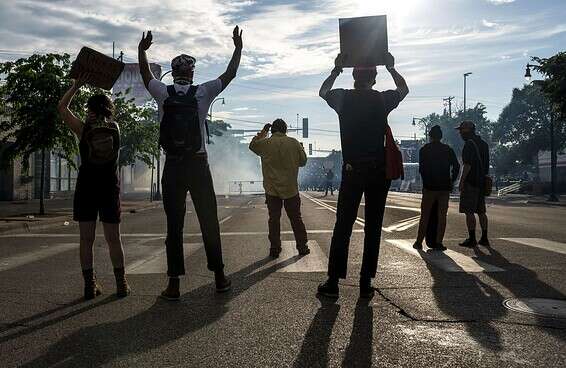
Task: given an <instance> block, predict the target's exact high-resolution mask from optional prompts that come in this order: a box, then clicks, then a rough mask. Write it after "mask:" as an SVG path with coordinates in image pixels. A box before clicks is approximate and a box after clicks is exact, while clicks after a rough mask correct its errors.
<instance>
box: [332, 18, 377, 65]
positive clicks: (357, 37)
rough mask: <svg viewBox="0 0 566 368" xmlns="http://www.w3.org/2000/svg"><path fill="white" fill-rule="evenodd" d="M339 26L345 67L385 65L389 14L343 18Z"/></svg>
mask: <svg viewBox="0 0 566 368" xmlns="http://www.w3.org/2000/svg"><path fill="white" fill-rule="evenodd" d="M339 26H340V52H341V53H342V55H343V61H342V66H343V67H355V66H376V65H385V55H386V54H387V52H388V43H387V16H385V15H378V16H372V17H358V18H341V19H340V20H339Z"/></svg>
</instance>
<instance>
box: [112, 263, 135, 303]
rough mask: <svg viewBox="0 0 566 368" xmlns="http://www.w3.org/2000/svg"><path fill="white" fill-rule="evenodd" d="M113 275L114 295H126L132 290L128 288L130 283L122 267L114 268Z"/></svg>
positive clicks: (122, 296)
mask: <svg viewBox="0 0 566 368" xmlns="http://www.w3.org/2000/svg"><path fill="white" fill-rule="evenodd" d="M114 277H115V278H116V296H117V297H118V298H124V297H126V296H128V295H129V294H130V293H131V292H132V290H131V289H130V285H128V280H126V273H125V271H124V267H120V268H115V269H114Z"/></svg>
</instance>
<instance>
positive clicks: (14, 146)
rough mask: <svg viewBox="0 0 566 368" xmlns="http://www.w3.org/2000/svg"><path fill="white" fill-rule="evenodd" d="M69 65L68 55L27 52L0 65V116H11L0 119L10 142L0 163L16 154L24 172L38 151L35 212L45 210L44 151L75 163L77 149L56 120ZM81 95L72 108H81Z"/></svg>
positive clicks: (1, 129) (68, 132)
mask: <svg viewBox="0 0 566 368" xmlns="http://www.w3.org/2000/svg"><path fill="white" fill-rule="evenodd" d="M69 69H70V59H69V55H68V54H63V55H59V54H45V55H32V56H30V57H29V58H22V59H18V60H16V61H11V62H4V63H0V74H5V75H6V83H5V84H3V85H2V86H0V96H2V97H4V98H5V102H4V103H3V104H2V105H1V106H0V115H4V114H9V116H10V119H7V120H5V121H2V122H0V131H2V132H3V135H2V137H0V140H1V141H2V142H3V143H8V144H9V148H8V149H6V151H5V152H4V154H3V156H2V157H3V160H2V161H3V162H2V164H3V165H4V166H5V165H7V164H9V163H11V162H12V161H13V160H14V159H17V158H21V160H22V163H23V168H24V170H25V171H27V170H29V158H30V157H31V155H32V154H33V153H34V152H41V174H40V180H41V181H40V193H39V199H40V205H39V214H40V215H43V214H45V206H44V195H45V165H46V162H45V159H46V152H47V151H50V150H53V149H57V150H58V152H59V155H61V157H63V158H66V159H67V160H68V161H69V162H70V163H71V165H74V157H76V154H77V151H78V147H77V141H76V139H75V137H74V135H73V134H72V132H71V131H70V130H69V129H68V128H67V127H66V126H65V125H64V124H62V123H61V119H60V118H59V114H58V112H57V103H58V102H59V98H60V97H61V96H62V95H63V93H64V92H65V91H66V89H67V88H68V86H69V85H70V80H69V78H68V77H67V76H68V72H69ZM86 98H87V96H86V93H79V94H78V95H77V96H76V98H75V100H74V101H73V106H74V107H75V108H76V107H78V106H84V104H85V101H86Z"/></svg>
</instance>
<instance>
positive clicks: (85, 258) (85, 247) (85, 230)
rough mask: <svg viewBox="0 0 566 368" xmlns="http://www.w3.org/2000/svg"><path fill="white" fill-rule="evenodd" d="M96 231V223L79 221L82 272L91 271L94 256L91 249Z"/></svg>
mask: <svg viewBox="0 0 566 368" xmlns="http://www.w3.org/2000/svg"><path fill="white" fill-rule="evenodd" d="M95 231H96V221H80V222H79V233H80V259H81V268H82V269H83V270H92V268H93V259H94V255H93V252H92V247H93V245H94V239H95Z"/></svg>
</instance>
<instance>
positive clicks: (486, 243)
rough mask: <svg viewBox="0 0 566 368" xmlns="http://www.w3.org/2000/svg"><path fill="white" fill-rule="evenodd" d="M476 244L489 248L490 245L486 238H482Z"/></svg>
mask: <svg viewBox="0 0 566 368" xmlns="http://www.w3.org/2000/svg"><path fill="white" fill-rule="evenodd" d="M478 244H480V245H483V246H484V247H491V244H490V243H489V239H488V238H487V237H485V238H484V237H482V238H481V239H480V241H479V242H478Z"/></svg>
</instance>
